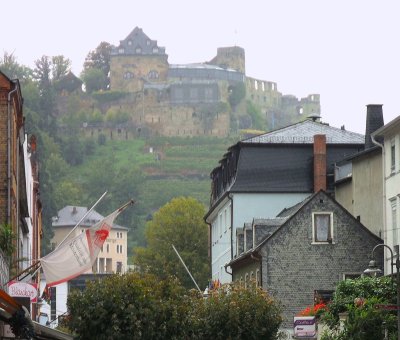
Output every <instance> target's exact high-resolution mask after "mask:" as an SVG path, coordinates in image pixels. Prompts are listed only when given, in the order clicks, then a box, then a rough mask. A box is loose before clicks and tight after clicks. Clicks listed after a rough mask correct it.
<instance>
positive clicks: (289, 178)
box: [230, 144, 362, 193]
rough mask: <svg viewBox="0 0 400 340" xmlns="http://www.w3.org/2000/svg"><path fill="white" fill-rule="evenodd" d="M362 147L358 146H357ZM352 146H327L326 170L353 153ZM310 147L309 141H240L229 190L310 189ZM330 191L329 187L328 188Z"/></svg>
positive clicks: (300, 190) (311, 161) (273, 190)
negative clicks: (284, 142) (261, 142)
mask: <svg viewBox="0 0 400 340" xmlns="http://www.w3.org/2000/svg"><path fill="white" fill-rule="evenodd" d="M361 147H362V146H361V145H360V148H361ZM358 151H359V150H358V148H357V146H354V145H349V146H347V145H339V144H331V145H327V155H326V163H327V172H328V174H333V173H334V164H335V163H336V162H338V161H340V160H342V159H344V158H345V157H348V156H351V155H353V154H355V153H357V152H358ZM313 167H314V162H313V146H312V145H311V144H300V145H299V144H279V145H277V144H262V145H261V144H260V145H254V144H242V148H241V151H240V154H239V160H238V163H237V167H236V169H237V171H236V178H235V182H234V183H233V184H232V186H231V188H230V190H231V191H232V192H281V193H283V192H291V193H294V192H298V193H305V192H310V193H311V192H313V190H314V178H313ZM327 184H328V189H329V190H331V189H333V188H331V187H329V185H330V183H327Z"/></svg>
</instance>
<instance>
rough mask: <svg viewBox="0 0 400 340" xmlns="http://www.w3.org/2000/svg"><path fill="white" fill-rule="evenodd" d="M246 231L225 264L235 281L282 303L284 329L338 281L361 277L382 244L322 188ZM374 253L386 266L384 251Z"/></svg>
mask: <svg viewBox="0 0 400 340" xmlns="http://www.w3.org/2000/svg"><path fill="white" fill-rule="evenodd" d="M242 230H243V231H244V239H245V240H244V242H239V245H238V256H237V257H235V258H234V259H232V260H231V261H230V262H229V263H228V264H227V267H228V268H229V269H230V270H231V271H232V278H233V281H238V282H242V284H244V285H248V284H250V283H251V281H252V280H254V281H253V282H256V283H257V284H258V285H259V286H261V287H263V288H264V289H265V290H267V291H268V292H269V293H270V294H271V295H272V296H274V297H275V298H276V299H277V300H278V301H280V302H281V303H282V307H283V316H284V323H283V327H284V328H289V329H290V328H292V327H293V317H294V316H295V315H296V314H297V313H298V312H300V311H301V310H302V309H304V308H305V307H306V306H309V305H313V304H314V301H315V300H314V299H327V298H329V295H330V294H331V293H332V292H333V291H334V290H335V286H336V284H337V283H338V282H339V281H340V280H343V279H346V278H354V277H356V276H360V275H361V274H362V273H363V271H364V270H365V269H366V268H367V266H368V262H369V260H370V256H371V251H372V249H373V248H374V246H376V245H377V244H380V243H382V240H381V239H380V238H379V237H378V236H376V235H375V234H374V233H372V232H371V231H370V230H368V229H367V228H366V227H365V226H364V225H362V224H361V223H360V222H359V221H358V220H357V219H356V218H354V217H353V216H352V215H351V214H350V213H349V212H348V211H347V210H346V209H344V208H343V207H342V206H341V205H340V204H339V203H338V202H337V201H335V200H334V199H333V198H332V197H331V196H330V195H328V194H327V193H326V192H325V191H323V190H320V191H318V192H317V193H314V194H312V195H311V196H309V197H307V198H306V199H305V200H303V201H302V202H300V203H298V204H297V205H295V206H293V207H291V208H288V209H285V210H283V211H282V212H281V213H280V214H278V215H277V216H276V217H275V218H271V219H264V220H257V219H254V220H253V222H252V224H251V229H250V228H249V227H248V226H247V225H246V224H245V225H244V226H243V227H242ZM247 230H250V232H247ZM238 233H239V231H238ZM248 244H249V245H248ZM375 255H376V260H378V263H379V264H380V267H381V268H382V267H383V250H382V249H381V248H378V249H377V252H376V253H375Z"/></svg>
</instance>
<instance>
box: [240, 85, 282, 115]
mask: <svg viewBox="0 0 400 340" xmlns="http://www.w3.org/2000/svg"><path fill="white" fill-rule="evenodd" d="M281 98H282V94H281V93H280V92H279V91H278V85H277V84H276V83H274V82H271V81H265V80H259V79H255V78H251V77H247V78H246V99H248V100H251V101H252V102H253V103H255V104H256V105H258V106H259V107H260V108H261V109H262V111H268V110H269V109H272V108H275V109H276V108H279V107H280V106H281Z"/></svg>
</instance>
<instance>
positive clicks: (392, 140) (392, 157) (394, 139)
mask: <svg viewBox="0 0 400 340" xmlns="http://www.w3.org/2000/svg"><path fill="white" fill-rule="evenodd" d="M372 136H373V139H374V140H375V142H376V143H377V145H380V146H381V148H382V158H383V162H382V163H383V164H382V167H383V169H382V173H383V179H382V180H383V198H382V202H383V225H384V235H383V237H382V238H383V240H384V242H385V244H386V245H388V246H389V247H391V248H392V250H393V252H394V253H395V252H396V246H399V243H400V241H399V240H400V234H399V226H400V116H399V117H397V118H395V119H394V120H392V121H391V122H389V123H388V124H386V125H384V126H383V127H381V128H380V129H378V130H377V131H375V132H374V133H373V134H372ZM379 138H381V139H383V140H382V141H381V142H379V141H377V140H378V139H379ZM372 194H373V193H372ZM387 251H388V250H387ZM385 259H386V262H385V274H390V273H391V261H392V259H391V258H390V256H389V252H387V253H386V256H385Z"/></svg>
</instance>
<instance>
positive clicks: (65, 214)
mask: <svg viewBox="0 0 400 340" xmlns="http://www.w3.org/2000/svg"><path fill="white" fill-rule="evenodd" d="M87 211H88V208H86V207H78V206H72V205H67V206H65V207H64V208H62V209H61V210H59V211H58V214H57V216H56V217H53V222H52V226H53V227H66V226H71V227H74V226H75V225H76V224H77V223H78V222H79V221H80V220H81V218H82V217H83V216H84V215H85V214H86V213H87ZM103 218H104V216H103V215H101V214H99V213H98V212H96V211H95V210H92V211H91V212H90V213H89V214H88V215H87V216H86V217H85V219H84V220H83V221H82V222H81V223H80V225H81V226H83V227H91V226H92V225H94V224H96V223H97V222H99V221H101V220H102V219H103ZM113 229H122V230H128V228H125V227H122V226H119V225H117V224H115V223H114V224H113Z"/></svg>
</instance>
